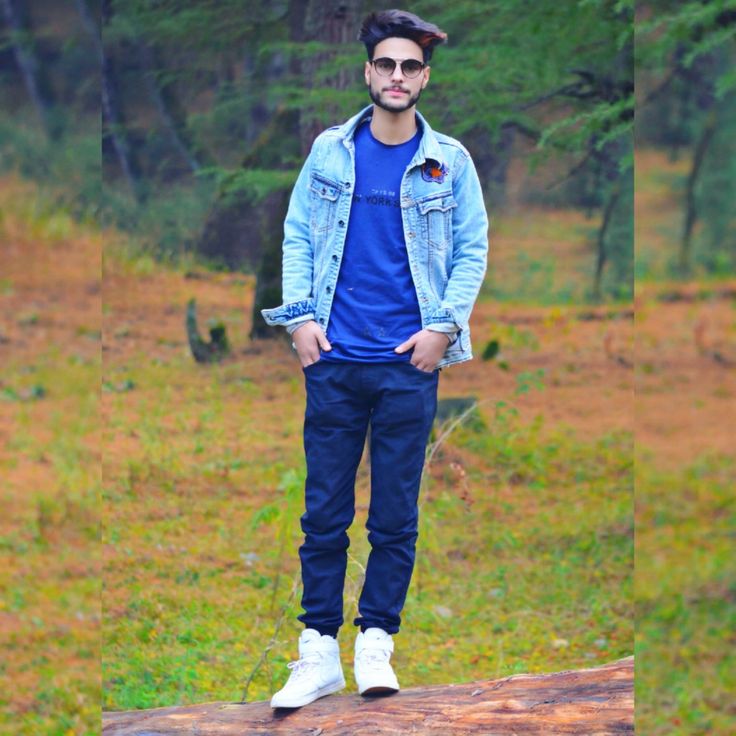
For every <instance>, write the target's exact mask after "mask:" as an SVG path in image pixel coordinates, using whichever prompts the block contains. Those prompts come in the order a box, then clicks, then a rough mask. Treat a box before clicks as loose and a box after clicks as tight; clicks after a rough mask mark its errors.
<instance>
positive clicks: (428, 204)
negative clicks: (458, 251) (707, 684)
mask: <svg viewBox="0 0 736 736" xmlns="http://www.w3.org/2000/svg"><path fill="white" fill-rule="evenodd" d="M417 206H418V207H419V221H420V223H421V226H422V234H423V235H424V238H425V240H426V241H427V243H429V245H430V246H431V247H433V248H435V249H438V250H445V249H446V248H447V247H448V246H449V245H450V244H451V243H452V211H453V210H454V208H455V207H457V202H456V201H455V198H454V197H453V196H452V193H451V192H440V193H438V194H433V195H432V196H431V197H425V198H424V199H421V200H419V201H418V202H417Z"/></svg>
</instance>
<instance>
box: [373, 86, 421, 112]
mask: <svg viewBox="0 0 736 736" xmlns="http://www.w3.org/2000/svg"><path fill="white" fill-rule="evenodd" d="M368 93H369V94H370V96H371V100H373V104H374V105H376V106H378V107H380V108H381V109H382V110H386V111H387V112H396V113H398V112H404V111H405V110H408V109H409V108H410V107H412V106H413V105H416V104H417V102H418V101H419V98H420V97H421V95H422V90H421V88H420V89H419V91H418V92H417V93H416V94H415V95H411V94H410V95H409V97H408V99H407V100H406V101H405V102H398V101H397V102H398V104H395V105H392V104H390V103H388V102H384V101H383V100H382V99H381V92H380V90H379V91H378V92H376V91H375V90H374V89H373V86H372V85H371V86H369V87H368Z"/></svg>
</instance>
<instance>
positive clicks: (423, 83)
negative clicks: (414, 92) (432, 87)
mask: <svg viewBox="0 0 736 736" xmlns="http://www.w3.org/2000/svg"><path fill="white" fill-rule="evenodd" d="M431 71H432V70H431V69H430V67H428V66H425V67H424V81H423V82H422V89H424V88H425V87H426V86H427V85H428V84H429V73H430V72H431Z"/></svg>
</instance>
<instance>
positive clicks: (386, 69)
mask: <svg viewBox="0 0 736 736" xmlns="http://www.w3.org/2000/svg"><path fill="white" fill-rule="evenodd" d="M397 61H398V59H389V58H388V57H387V56H382V57H381V58H380V59H373V61H371V64H373V68H374V69H375V70H376V72H378V74H380V75H381V76H382V77H390V76H391V75H392V74H393V73H394V69H396V62H397ZM425 66H427V65H426V64H423V63H422V62H421V61H417V60H416V59H404V60H403V61H402V62H401V73H402V74H403V75H404V76H405V77H407V78H408V79H414V77H417V76H418V75H419V73H420V72H421V71H422V69H424V67H425Z"/></svg>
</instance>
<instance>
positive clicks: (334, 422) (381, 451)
mask: <svg viewBox="0 0 736 736" xmlns="http://www.w3.org/2000/svg"><path fill="white" fill-rule="evenodd" d="M303 371H304V380H305V383H306V392H307V406H306V411H305V415H304V451H305V454H306V460H307V480H306V486H305V497H306V504H305V505H306V510H305V513H304V514H303V515H302V517H301V527H302V531H303V532H304V543H303V544H302V546H301V547H300V548H299V557H300V560H301V567H302V582H303V595H302V602H301V603H302V608H303V609H304V613H303V614H301V615H299V616H298V617H297V618H298V620H299V621H301V622H302V623H303V624H304V625H305V626H307V627H310V628H316V629H318V630H320V631H321V632H322V633H328V632H330V631H333V632H335V633H336V632H337V630H338V629H339V627H340V626H341V625H342V624H343V621H344V620H343V588H344V583H345V571H346V568H347V549H348V547H349V546H350V540H349V538H348V534H347V529H348V527H349V526H350V525H351V523H352V521H353V518H354V516H355V475H356V471H357V469H358V464H359V463H360V459H361V456H362V454H363V448H364V446H365V438H366V432H367V429H368V426H369V425H370V428H371V433H370V461H371V462H370V467H371V501H370V507H369V511H368V522H367V524H366V528H367V529H368V541H369V542H370V545H371V551H370V555H369V557H368V565H367V568H366V574H365V582H364V584H363V590H362V592H361V595H360V600H359V603H358V611H359V615H358V617H357V618H356V619H355V620H354V622H353V623H354V625H355V626H364V627H366V628H367V627H369V626H378V627H380V628H382V629H384V630H385V631H387V632H388V633H389V634H394V633H396V632H397V631H398V630H399V625H400V623H401V616H400V613H401V610H402V608H403V607H404V601H405V599H406V593H407V590H408V588H409V582H410V580H411V576H412V572H413V569H414V556H415V546H416V540H417V536H418V530H417V526H418V518H419V512H418V507H417V500H418V496H419V485H420V481H421V477H422V468H423V466H424V455H425V449H426V445H427V440H428V438H429V433H430V430H431V427H432V421H433V420H434V415H435V411H436V408H437V385H438V380H439V373H440V371H439V369H436V370H435V371H434V372H432V373H428V372H426V371H421V370H419V369H418V368H415V367H414V366H413V365H411V363H409V362H408V361H406V362H404V361H402V362H394V363H346V362H343V363H338V362H328V361H326V360H322V359H320V360H318V361H317V362H316V363H312V364H311V365H309V366H307V367H306V368H304V369H303Z"/></svg>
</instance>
